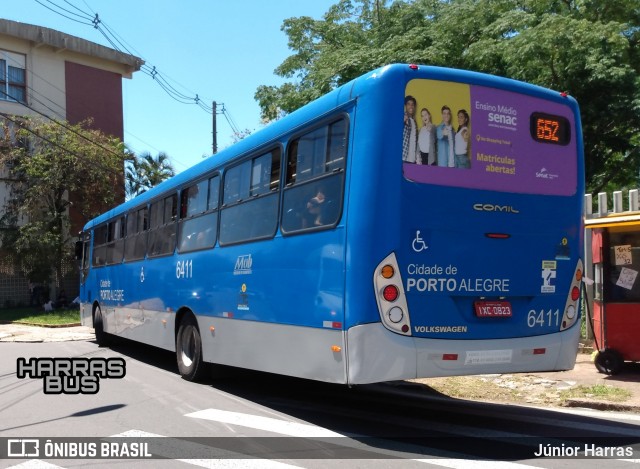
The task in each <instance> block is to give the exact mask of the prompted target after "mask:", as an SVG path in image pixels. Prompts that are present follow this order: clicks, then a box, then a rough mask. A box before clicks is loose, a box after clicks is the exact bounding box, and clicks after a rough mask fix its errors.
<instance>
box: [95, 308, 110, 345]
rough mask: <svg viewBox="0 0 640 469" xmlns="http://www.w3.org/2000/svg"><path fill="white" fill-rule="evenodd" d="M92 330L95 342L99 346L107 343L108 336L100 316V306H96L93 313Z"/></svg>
mask: <svg viewBox="0 0 640 469" xmlns="http://www.w3.org/2000/svg"><path fill="white" fill-rule="evenodd" d="M93 331H94V333H95V335H96V342H97V343H98V345H99V346H100V347H106V346H107V345H109V341H110V340H109V339H110V337H109V334H108V333H107V332H105V330H104V319H103V318H102V311H101V310H100V306H96V310H95V311H94V313H93Z"/></svg>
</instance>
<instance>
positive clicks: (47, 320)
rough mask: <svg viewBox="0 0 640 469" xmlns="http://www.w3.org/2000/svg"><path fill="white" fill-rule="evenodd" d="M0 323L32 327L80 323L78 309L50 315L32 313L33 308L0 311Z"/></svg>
mask: <svg viewBox="0 0 640 469" xmlns="http://www.w3.org/2000/svg"><path fill="white" fill-rule="evenodd" d="M0 321H1V322H15V323H19V324H31V325H34V326H45V325H55V326H59V325H63V324H77V323H79V322H80V310H79V309H58V310H54V311H52V312H50V313H47V312H45V311H34V308H33V307H31V308H10V309H0Z"/></svg>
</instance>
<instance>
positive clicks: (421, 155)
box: [417, 107, 436, 165]
mask: <svg viewBox="0 0 640 469" xmlns="http://www.w3.org/2000/svg"><path fill="white" fill-rule="evenodd" d="M420 117H421V118H422V127H420V132H418V155H417V157H418V164H427V165H434V164H436V126H435V125H433V122H432V120H431V113H430V112H429V110H428V109H427V108H426V107H423V108H422V110H421V111H420Z"/></svg>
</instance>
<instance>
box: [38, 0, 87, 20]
mask: <svg viewBox="0 0 640 469" xmlns="http://www.w3.org/2000/svg"><path fill="white" fill-rule="evenodd" d="M46 1H48V2H49V3H51V4H53V5H55V6H56V7H57V8H59V9H61V10H63V11H66V12H69V11H68V10H66V9H64V8H62V7H61V6H59V5H56V4H55V3H53V2H51V1H50V0H46ZM35 2H36V3H38V4H40V5H42V6H43V7H45V8H46V9H47V10H51V11H52V12H54V13H56V14H58V15H60V16H64V17H65V18H67V19H68V20H71V21H75V22H76V23H80V24H86V25H91V23H87V22H85V21H80V20H77V19H75V18H71V17H70V16H67V15H65V14H64V13H60V12H59V11H56V10H54V9H53V8H51V7H48V6H47V5H45V4H44V3H42V2H41V1H40V0H35ZM69 13H71V12H69ZM72 14H73V15H76V16H80V15H78V14H77V13H72Z"/></svg>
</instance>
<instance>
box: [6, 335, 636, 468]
mask: <svg viewBox="0 0 640 469" xmlns="http://www.w3.org/2000/svg"><path fill="white" fill-rule="evenodd" d="M45 356H48V357H85V358H99V357H101V358H122V359H124V360H125V362H126V376H125V377H124V378H121V379H103V380H101V382H100V391H99V392H98V393H97V394H95V395H91V396H83V395H46V394H44V393H43V380H40V379H28V378H26V379H19V378H17V376H16V368H17V366H16V363H17V360H18V358H19V357H25V358H29V357H45ZM0 357H2V360H1V361H0V442H2V441H3V440H2V438H13V439H20V438H43V439H46V438H47V437H49V438H51V437H71V438H75V439H80V438H83V437H92V438H95V440H88V441H104V438H106V437H110V436H114V435H117V436H120V437H122V438H128V439H130V440H131V441H135V442H138V441H147V442H149V443H150V444H151V452H152V453H153V454H154V455H164V456H165V457H170V458H174V459H179V460H180V461H179V462H176V461H166V460H162V459H154V460H152V461H131V460H119V461H114V460H89V459H85V460H70V459H49V458H46V457H45V458H40V459H37V460H34V459H31V460H20V459H5V460H3V461H0V467H15V466H17V467H21V468H26V467H56V466H57V467H90V466H93V465H100V466H102V467H136V466H137V467H177V465H180V466H184V467H188V466H190V465H191V466H193V465H196V466H200V467H247V466H252V467H283V468H284V467H308V468H319V467H373V468H378V467H388V466H389V465H390V464H392V465H394V466H397V465H401V466H402V467H456V468H457V467H460V468H467V467H471V468H489V467H502V468H504V469H528V468H532V467H545V468H555V467H576V468H577V467H580V468H591V467H593V468H596V467H597V468H600V467H601V466H602V464H603V462H602V461H598V460H594V459H578V458H574V457H570V458H568V459H565V460H559V459H556V458H536V457H535V453H536V452H539V451H540V450H541V448H556V449H557V450H558V451H559V450H560V449H562V448H569V447H571V448H573V447H576V446H577V447H579V448H580V449H581V451H583V450H584V447H585V444H587V445H594V446H593V447H594V448H595V449H597V448H601V447H604V446H607V447H609V446H613V447H616V448H622V450H621V451H623V452H625V451H627V450H626V448H632V449H633V450H634V452H633V454H631V455H626V454H624V455H622V456H621V455H617V454H616V455H614V456H613V457H610V458H608V459H607V460H606V466H607V468H610V467H620V468H626V467H629V468H631V467H637V465H638V464H640V416H638V415H633V414H622V413H602V412H597V411H577V412H575V411H574V412H570V411H564V412H560V411H548V410H541V409H535V408H529V407H521V406H503V405H495V404H486V403H473V402H468V401H459V400H454V399H448V398H442V397H438V396H434V395H433V394H429V393H428V392H416V389H415V385H412V386H408V387H407V386H398V385H397V384H383V385H372V386H358V387H355V388H348V387H345V386H337V385H330V384H325V383H317V382H312V381H305V380H299V379H293V378H287V377H281V376H275V375H268V374H264V373H256V372H247V371H236V370H233V371H232V372H230V373H229V376H228V377H226V378H224V379H220V380H217V381H215V382H211V383H205V384H197V383H188V382H186V381H184V380H182V379H180V377H179V376H178V374H177V370H176V365H175V358H174V356H173V354H171V353H168V352H164V351H160V350H158V349H155V348H152V347H147V346H142V345H138V344H131V343H127V342H124V343H120V344H117V345H115V346H114V348H113V349H107V348H100V347H98V346H97V345H96V344H95V343H93V342H90V341H75V342H55V343H54V342H52V343H13V344H8V343H0ZM159 437H163V438H159ZM167 437H173V438H180V440H175V439H173V438H167ZM187 437H189V438H190V441H189V442H186V441H185V438H187ZM140 438H142V440H141V439H140ZM192 438H196V439H195V440H193V439H192ZM145 439H148V440H145ZM81 441H85V440H81ZM540 445H542V446H540ZM547 445H549V446H547ZM563 445H564V446H563ZM1 449H2V448H0V450H1ZM250 457H251V458H254V459H248V458H250ZM396 458H398V459H401V460H399V461H398V460H395V459H396ZM487 458H488V459H490V461H486V459H487ZM493 459H500V460H503V461H504V462H502V463H497V462H496V461H493ZM42 460H46V463H44V462H39V461H42ZM44 464H49V465H50V466H46V465H44ZM51 465H52V466H51Z"/></svg>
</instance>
